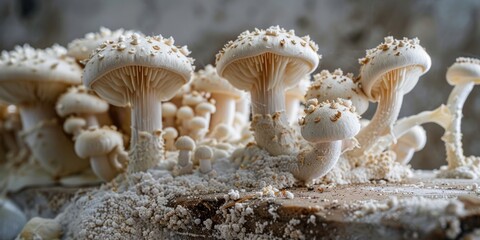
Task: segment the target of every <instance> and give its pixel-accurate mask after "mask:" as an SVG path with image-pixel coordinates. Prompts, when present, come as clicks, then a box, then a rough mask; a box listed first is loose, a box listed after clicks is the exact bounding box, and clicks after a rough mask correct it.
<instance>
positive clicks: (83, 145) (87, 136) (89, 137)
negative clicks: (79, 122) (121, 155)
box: [75, 127, 123, 158]
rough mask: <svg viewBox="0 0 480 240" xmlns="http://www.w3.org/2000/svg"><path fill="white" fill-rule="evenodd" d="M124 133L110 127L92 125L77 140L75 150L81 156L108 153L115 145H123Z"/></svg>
mask: <svg viewBox="0 0 480 240" xmlns="http://www.w3.org/2000/svg"><path fill="white" fill-rule="evenodd" d="M122 144H123V139H122V135H121V134H120V133H118V132H117V131H115V130H112V129H110V128H108V127H103V128H97V127H92V128H90V129H88V130H86V131H83V132H81V133H80V134H79V135H78V137H77V141H76V142H75V152H76V153H77V154H78V156H79V157H81V158H89V157H95V156H102V155H106V154H108V153H109V152H111V151H112V150H113V149H114V148H115V147H117V146H122Z"/></svg>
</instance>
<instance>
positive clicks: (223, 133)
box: [211, 124, 233, 142]
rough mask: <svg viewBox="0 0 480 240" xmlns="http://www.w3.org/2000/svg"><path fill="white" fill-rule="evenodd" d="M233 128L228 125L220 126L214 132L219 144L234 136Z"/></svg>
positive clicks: (213, 134) (213, 135)
mask: <svg viewBox="0 0 480 240" xmlns="http://www.w3.org/2000/svg"><path fill="white" fill-rule="evenodd" d="M232 131H233V130H232V128H231V127H229V126H228V125H227V124H219V125H217V126H215V128H214V129H213V131H212V134H211V135H212V137H213V138H214V139H216V140H217V141H218V142H223V141H226V140H227V139H228V138H229V137H230V136H231V134H232Z"/></svg>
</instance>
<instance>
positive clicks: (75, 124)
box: [63, 116, 87, 140]
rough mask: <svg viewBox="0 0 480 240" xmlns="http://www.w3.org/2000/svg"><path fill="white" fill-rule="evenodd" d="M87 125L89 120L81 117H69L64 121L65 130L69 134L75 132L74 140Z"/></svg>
mask: <svg viewBox="0 0 480 240" xmlns="http://www.w3.org/2000/svg"><path fill="white" fill-rule="evenodd" d="M86 127H87V121H86V120H85V119H84V118H81V117H73V116H71V117H69V118H67V120H65V122H64V123H63V130H64V131H65V132H66V133H68V134H73V138H74V140H75V139H76V138H77V136H78V135H79V134H80V132H81V131H82V130H83V129H85V128H86Z"/></svg>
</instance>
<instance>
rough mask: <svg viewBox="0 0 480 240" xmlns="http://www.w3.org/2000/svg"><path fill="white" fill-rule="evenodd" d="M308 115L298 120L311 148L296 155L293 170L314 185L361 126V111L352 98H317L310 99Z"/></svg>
mask: <svg viewBox="0 0 480 240" xmlns="http://www.w3.org/2000/svg"><path fill="white" fill-rule="evenodd" d="M305 112H306V116H305V117H304V118H301V119H300V120H299V125H300V127H301V133H302V136H303V138H305V140H307V141H309V142H310V143H312V146H311V147H312V149H305V150H303V151H301V152H300V153H299V154H298V156H297V164H296V165H295V166H293V169H292V173H293V175H294V176H295V178H297V179H298V180H300V181H302V182H303V183H304V184H305V185H311V184H312V181H313V180H314V179H316V178H319V177H322V176H324V175H325V174H327V173H328V172H329V171H330V170H331V169H332V168H333V166H334V165H335V163H336V162H337V160H338V158H339V157H340V154H341V153H342V148H344V147H343V146H342V145H343V144H344V143H347V141H345V140H348V139H350V138H353V137H354V136H355V135H356V134H357V133H358V131H359V130H360V121H359V118H360V117H359V115H358V114H357V113H355V110H354V108H353V107H352V102H350V101H349V100H343V99H338V100H337V101H331V102H330V101H327V102H323V103H320V104H318V102H317V100H316V99H310V100H308V101H307V108H306V109H305Z"/></svg>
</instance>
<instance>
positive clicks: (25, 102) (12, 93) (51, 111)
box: [0, 45, 88, 176]
mask: <svg viewBox="0 0 480 240" xmlns="http://www.w3.org/2000/svg"><path fill="white" fill-rule="evenodd" d="M65 53H66V49H65V48H63V47H60V46H58V45H54V46H53V47H51V48H47V49H44V50H38V49H33V48H32V47H30V46H28V45H24V46H23V47H21V46H17V47H15V50H13V51H10V52H5V51H4V52H3V53H2V58H1V60H0V100H3V101H5V102H8V103H10V104H15V105H17V106H18V107H19V110H20V116H21V120H22V126H23V135H24V136H25V140H26V142H27V145H28V146H29V147H30V150H31V151H32V154H33V156H35V158H36V159H37V160H38V161H39V163H40V164H41V166H42V167H44V168H45V170H47V171H48V172H49V173H50V174H52V175H53V176H66V175H69V174H72V173H76V172H80V171H82V170H83V169H85V168H87V167H88V163H87V162H85V161H82V160H81V159H79V158H78V157H77V156H76V155H75V152H74V150H73V143H72V141H71V140H70V139H68V137H67V136H66V135H65V133H64V132H63V131H62V127H61V126H60V125H59V124H58V117H57V115H56V113H55V108H54V104H55V101H56V100H57V98H58V97H59V96H60V94H62V93H63V92H65V90H66V89H67V88H69V87H70V86H72V85H76V84H80V83H81V70H80V67H79V66H78V65H77V64H76V62H75V60H74V59H72V58H69V57H67V56H65Z"/></svg>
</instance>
